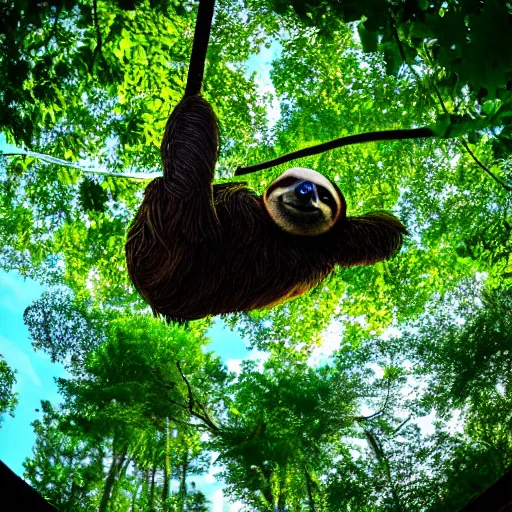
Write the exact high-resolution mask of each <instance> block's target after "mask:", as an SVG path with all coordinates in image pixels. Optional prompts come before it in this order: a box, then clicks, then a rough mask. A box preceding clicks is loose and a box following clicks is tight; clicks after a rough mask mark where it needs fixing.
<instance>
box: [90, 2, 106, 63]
mask: <svg viewBox="0 0 512 512" xmlns="http://www.w3.org/2000/svg"><path fill="white" fill-rule="evenodd" d="M92 12H93V20H94V28H95V30H96V47H95V48H94V53H93V55H92V66H94V63H95V62H96V57H97V56H98V54H100V55H101V56H103V53H102V52H101V48H102V46H103V41H102V39H101V31H100V24H99V21H98V0H92ZM91 71H92V68H91Z"/></svg>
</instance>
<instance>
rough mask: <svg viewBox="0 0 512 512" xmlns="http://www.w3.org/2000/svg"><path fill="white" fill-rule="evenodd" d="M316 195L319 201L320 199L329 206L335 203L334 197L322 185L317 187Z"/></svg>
mask: <svg viewBox="0 0 512 512" xmlns="http://www.w3.org/2000/svg"><path fill="white" fill-rule="evenodd" d="M318 197H319V198H320V201H322V203H325V204H327V205H329V206H331V205H333V204H335V202H334V198H333V197H332V195H331V194H330V193H329V191H328V190H327V189H326V188H324V187H318Z"/></svg>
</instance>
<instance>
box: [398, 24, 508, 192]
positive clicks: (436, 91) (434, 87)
mask: <svg viewBox="0 0 512 512" xmlns="http://www.w3.org/2000/svg"><path fill="white" fill-rule="evenodd" d="M391 31H392V32H393V37H394V38H395V41H396V44H397V46H398V51H399V52H400V55H401V56H402V59H403V61H404V62H405V64H406V65H407V66H408V68H409V69H410V70H411V73H412V74H413V75H414V76H415V78H416V80H417V82H418V85H420V86H421V85H422V84H423V82H422V80H421V78H420V76H419V75H418V74H417V73H416V70H415V69H414V68H413V67H412V65H411V64H410V63H409V61H408V60H407V56H406V55H405V51H404V48H403V43H402V41H401V39H400V36H399V35H398V31H397V29H396V27H395V24H394V22H393V20H391ZM431 87H432V89H431V90H432V91H433V92H434V94H435V95H436V97H437V100H438V102H439V105H440V106H441V109H442V110H443V112H444V113H445V114H450V112H449V111H448V108H447V107H446V105H445V103H444V100H443V97H442V96H441V91H440V90H439V88H438V87H437V84H435V83H433V82H432V83H431ZM424 89H426V90H427V93H428V92H430V90H429V89H428V88H426V87H424ZM460 143H461V145H462V147H463V148H464V149H465V150H466V151H467V152H468V153H469V155H470V156H471V158H473V160H474V161H475V163H476V164H477V165H478V166H479V167H480V168H481V169H483V170H484V171H485V172H486V173H487V174H488V175H489V176H490V177H491V178H492V179H493V180H494V181H495V182H496V183H498V184H499V185H501V186H502V187H503V188H504V189H505V190H506V191H508V192H512V186H510V185H507V184H506V183H505V182H504V181H503V180H501V179H500V178H498V177H497V176H496V175H495V174H494V173H493V172H492V171H491V170H490V169H489V168H488V167H487V166H486V165H485V164H483V163H482V162H481V161H480V160H479V159H478V158H477V157H476V155H475V154H474V153H473V152H472V151H471V149H470V148H469V146H468V143H467V142H466V141H465V140H464V139H461V140H460Z"/></svg>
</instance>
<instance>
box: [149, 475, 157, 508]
mask: <svg viewBox="0 0 512 512" xmlns="http://www.w3.org/2000/svg"><path fill="white" fill-rule="evenodd" d="M150 471H151V483H150V487H149V503H148V509H149V510H151V511H152V510H154V508H153V503H154V502H155V475H156V467H155V466H153V468H152V469H151V470H150Z"/></svg>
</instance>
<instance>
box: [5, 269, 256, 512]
mask: <svg viewBox="0 0 512 512" xmlns="http://www.w3.org/2000/svg"><path fill="white" fill-rule="evenodd" d="M43 291H44V288H43V287H42V286H40V285H39V284H38V283H36V282H35V281H32V280H31V279H24V278H23V277H21V276H20V275H18V274H17V273H16V272H8V273H7V272H4V271H3V270H0V354H2V355H3V356H4V358H5V360H6V361H7V363H8V364H9V366H10V367H11V368H12V369H13V370H16V371H17V373H16V381H17V382H16V385H15V391H16V392H17V393H19V403H18V406H17V407H16V409H15V411H14V414H15V416H14V418H12V417H10V416H8V415H3V417H2V423H1V425H0V460H2V461H3V462H4V463H5V464H7V466H9V467H10V468H11V469H12V470H13V471H14V472H15V473H17V474H18V475H20V476H22V475H23V471H24V470H23V465H22V463H23V461H24V460H25V459H26V458H27V457H30V456H31V454H32V446H33V444H34V441H35V435H34V433H33V431H32V427H31V425H30V424H31V423H32V422H33V421H34V420H36V419H38V418H41V417H42V413H41V412H37V411H36V409H40V403H41V400H49V401H51V402H52V403H54V404H55V403H57V402H59V401H60V395H59V393H58V391H57V386H56V384H55V382H54V377H65V375H66V372H65V370H64V368H63V366H62V365H61V364H56V363H52V362H51V361H50V358H49V357H48V356H47V355H46V354H43V353H42V352H40V351H38V352H35V351H34V349H33V348H32V345H31V341H30V338H29V332H28V329H27V327H26V326H25V324H24V323H23V312H24V311H25V308H27V306H29V305H30V304H31V303H32V302H33V301H34V300H37V299H38V298H39V297H40V296H41V294H42V292H43ZM208 336H209V337H210V338H211V340H212V342H211V343H210V344H209V345H208V346H207V349H208V350H211V351H214V352H216V353H217V354H219V355H220V356H221V357H222V359H223V360H224V362H225V363H226V364H227V366H228V368H230V369H231V370H235V371H236V370H237V369H238V368H239V366H240V362H241V360H242V359H244V358H247V357H250V358H254V357H257V351H251V352H249V351H248V350H247V348H246V343H245V342H244V340H243V339H242V338H240V336H239V335H238V334H236V333H235V332H232V331H230V330H228V329H227V328H225V327H224V325H223V324H222V322H221V321H216V322H215V324H214V326H213V327H212V328H211V329H210V331H209V332H208ZM214 458H215V454H213V456H212V459H214ZM218 471H219V468H216V467H211V468H210V472H209V473H208V474H207V475H204V476H201V477H197V476H194V477H191V479H190V480H191V481H194V482H196V484H197V486H198V488H199V489H201V490H202V491H203V492H204V493H205V494H206V495H207V496H208V497H209V499H210V500H211V501H212V512H223V495H222V487H223V485H222V483H221V482H216V480H215V476H214V475H215V473H216V472H218ZM237 509H238V506H237V505H236V504H235V505H234V506H232V507H231V510H232V511H236V510H237Z"/></svg>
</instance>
